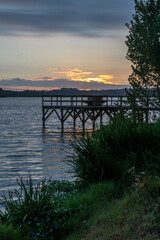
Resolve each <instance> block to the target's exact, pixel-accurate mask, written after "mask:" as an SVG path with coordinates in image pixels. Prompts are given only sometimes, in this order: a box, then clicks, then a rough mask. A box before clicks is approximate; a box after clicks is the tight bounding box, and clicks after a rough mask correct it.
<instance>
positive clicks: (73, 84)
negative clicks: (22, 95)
mask: <svg viewBox="0 0 160 240" xmlns="http://www.w3.org/2000/svg"><path fill="white" fill-rule="evenodd" d="M46 78H47V77H45V79H46ZM41 79H43V78H41ZM62 86H63V87H64V88H79V89H97V90H100V89H111V88H115V89H118V88H124V87H126V86H127V85H115V84H105V83H102V82H99V83H98V82H94V81H92V82H80V81H72V80H69V79H55V80H40V81H39V80H35V81H33V80H25V79H20V78H14V79H12V80H7V79H6V80H0V87H2V88H3V87H4V88H5V87H10V88H11V87H17V88H18V87H34V88H35V87H41V88H61V87H62Z"/></svg>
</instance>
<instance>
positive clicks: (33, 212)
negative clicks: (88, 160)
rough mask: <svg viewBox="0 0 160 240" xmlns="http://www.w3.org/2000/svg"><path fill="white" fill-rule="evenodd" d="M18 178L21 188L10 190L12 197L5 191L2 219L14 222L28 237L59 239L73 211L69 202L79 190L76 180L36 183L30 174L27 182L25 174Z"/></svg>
mask: <svg viewBox="0 0 160 240" xmlns="http://www.w3.org/2000/svg"><path fill="white" fill-rule="evenodd" d="M17 182H18V184H19V186H20V191H18V190H15V191H14V192H9V198H7V196H6V195H3V199H4V202H3V204H4V206H5V209H6V210H5V213H2V212H1V214H0V218H1V221H2V222H3V223H5V224H10V223H12V224H14V226H16V227H18V228H19V230H20V231H21V232H22V234H23V236H28V237H29V239H34V240H42V239H48V240H52V239H60V238H61V237H62V236H63V234H64V233H65V231H66V220H67V218H68V216H69V215H70V213H71V211H72V209H70V208H69V207H68V204H67V203H68V201H69V200H70V199H71V198H73V197H74V195H75V194H76V191H74V192H73V193H72V189H73V188H74V187H75V186H74V184H72V183H71V184H69V183H66V182H62V183H61V184H60V183H58V182H57V181H56V182H51V181H50V180H49V181H46V180H43V181H42V182H41V183H39V184H38V185H34V184H33V181H32V178H31V177H29V178H28V179H27V182H26V183H24V180H23V179H22V178H20V179H18V180H17ZM63 186H64V187H63ZM59 189H60V190H59ZM66 190H67V194H66ZM15 199H16V200H15Z"/></svg>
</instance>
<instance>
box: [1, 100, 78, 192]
mask: <svg viewBox="0 0 160 240" xmlns="http://www.w3.org/2000/svg"><path fill="white" fill-rule="evenodd" d="M41 111H42V109H41V98H4V99H2V98H1V99H0V133H1V134H0V196H1V194H2V192H3V191H7V190H8V189H13V188H16V187H17V184H16V179H17V177H18V174H19V175H20V176H22V177H26V176H28V173H30V174H31V175H32V177H33V178H34V179H35V182H38V181H40V180H41V179H42V178H44V177H45V178H49V177H52V179H56V180H64V179H68V180H71V179H72V176H71V174H70V173H69V170H70V167H69V165H67V163H66V156H67V155H70V154H72V153H73V149H72V146H71V142H72V141H74V140H75V139H77V138H79V136H80V135H73V134H71V133H69V134H64V135H62V134H61V133H60V132H59V130H60V129H59V127H60V126H59V125H60V124H59V122H58V121H56V119H54V126H53V121H52V119H50V122H48V128H47V129H46V131H42V114H41ZM56 131H58V132H56Z"/></svg>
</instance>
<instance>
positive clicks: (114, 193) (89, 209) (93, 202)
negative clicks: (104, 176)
mask: <svg viewBox="0 0 160 240" xmlns="http://www.w3.org/2000/svg"><path fill="white" fill-rule="evenodd" d="M121 194H122V191H121V189H120V188H119V186H118V184H116V183H115V182H113V181H108V182H105V183H97V184H91V185H90V186H89V187H88V188H86V189H85V190H83V191H82V192H80V193H79V195H77V197H76V198H75V199H73V200H72V201H70V207H71V208H73V209H77V210H76V211H75V212H73V214H72V215H71V216H70V218H69V219H68V222H67V226H68V229H69V230H70V232H71V231H73V230H76V229H79V226H80V225H82V227H83V223H85V222H86V221H87V219H88V218H89V217H90V216H91V215H94V214H95V213H96V212H97V211H99V209H101V208H105V207H107V205H108V203H109V202H110V201H111V200H113V199H115V198H117V197H118V196H120V195H121Z"/></svg>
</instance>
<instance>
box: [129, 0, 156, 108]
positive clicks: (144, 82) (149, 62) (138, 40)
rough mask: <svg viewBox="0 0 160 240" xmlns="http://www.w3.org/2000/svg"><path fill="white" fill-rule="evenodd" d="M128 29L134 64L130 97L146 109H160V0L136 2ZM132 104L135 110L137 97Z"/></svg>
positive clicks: (130, 52) (130, 53)
mask: <svg viewBox="0 0 160 240" xmlns="http://www.w3.org/2000/svg"><path fill="white" fill-rule="evenodd" d="M126 25H127V27H128V29H129V35H128V36H127V40H126V45H127V47H128V51H127V59H128V60H130V61H131V62H132V66H131V67H132V71H133V72H132V74H131V75H130V76H129V79H128V80H129V84H130V85H131V87H132V88H131V89H130V91H127V93H128V95H129V97H131V95H133V97H134V95H135V94H136V99H137V100H138V101H140V102H143V103H144V104H143V105H144V106H147V105H148V103H149V104H150V105H153V106H155V107H156V106H158V107H159V102H160V88H159V82H160V0H146V1H144V0H135V13H134V14H133V19H132V20H131V21H130V23H129V24H126ZM151 88H152V90H151ZM153 96H154V97H155V96H156V99H154V100H153V98H152V97H153ZM145 99H146V100H145ZM130 100H131V99H130ZM132 100H133V103H132V104H131V107H132V108H133V107H135V106H133V104H134V101H135V97H134V99H132ZM133 109H134V111H135V108H133Z"/></svg>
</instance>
